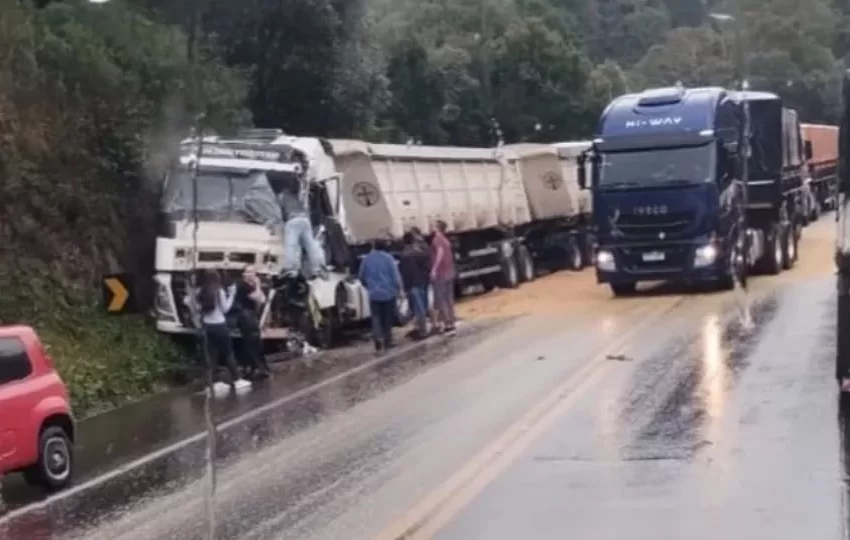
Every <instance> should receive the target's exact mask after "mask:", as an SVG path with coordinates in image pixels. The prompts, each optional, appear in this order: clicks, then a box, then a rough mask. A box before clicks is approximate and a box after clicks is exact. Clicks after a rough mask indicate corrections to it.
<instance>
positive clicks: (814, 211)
mask: <svg viewBox="0 0 850 540" xmlns="http://www.w3.org/2000/svg"><path fill="white" fill-rule="evenodd" d="M800 129H801V130H802V133H803V141H804V144H805V145H806V153H808V154H811V156H812V157H811V159H809V160H807V163H806V165H807V167H808V173H809V175H808V176H809V180H808V182H809V189H810V191H811V194H812V204H811V208H810V211H809V216H808V217H809V219H812V220H814V219H817V217H818V216H819V215H820V213H821V211H822V210H824V209H825V210H833V209H835V206H836V202H837V190H836V186H837V183H838V173H837V170H838V126H830V125H826V124H800Z"/></svg>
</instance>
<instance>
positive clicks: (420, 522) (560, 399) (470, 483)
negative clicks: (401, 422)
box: [375, 296, 685, 540]
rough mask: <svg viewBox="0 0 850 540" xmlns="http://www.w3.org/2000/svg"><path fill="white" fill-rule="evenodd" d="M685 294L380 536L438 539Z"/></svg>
mask: <svg viewBox="0 0 850 540" xmlns="http://www.w3.org/2000/svg"><path fill="white" fill-rule="evenodd" d="M684 299H685V297H683V296H678V297H671V298H670V299H668V301H666V302H663V303H661V302H659V303H657V304H655V305H652V306H650V308H649V309H648V310H647V311H648V312H649V313H647V314H646V315H643V314H641V316H640V317H639V320H640V322H639V323H638V324H636V325H635V326H633V327H631V329H630V330H629V331H627V332H626V333H624V334H623V335H622V336H621V337H620V338H619V339H617V340H616V341H614V342H613V343H612V344H611V345H609V346H608V347H606V348H605V349H604V350H603V351H602V352H601V353H600V354H598V355H596V356H595V357H594V358H593V359H592V360H591V361H589V362H587V363H586V364H585V365H584V366H582V367H581V368H580V369H579V370H578V371H577V372H576V373H574V374H573V375H571V376H570V377H568V378H567V379H566V380H565V381H564V382H563V383H561V384H560V385H558V387H557V388H555V389H554V390H553V391H552V392H551V393H550V394H549V395H548V396H547V397H546V398H545V399H544V400H543V401H540V402H539V403H538V404H537V405H536V406H534V407H533V408H532V409H530V410H529V411H528V412H527V413H526V414H525V415H523V416H522V418H520V419H519V420H518V421H517V422H516V423H514V424H513V425H511V426H510V427H509V428H508V429H507V430H506V431H505V432H504V433H503V434H502V435H501V436H500V437H499V438H497V439H496V440H495V441H493V442H492V443H490V444H489V445H488V446H487V447H486V448H484V449H483V450H482V451H481V452H479V453H478V454H477V455H476V456H475V457H473V458H472V459H471V460H469V461H468V462H467V463H466V464H465V465H464V466H463V467H461V468H460V469H459V470H458V472H457V473H455V474H454V475H453V476H452V477H451V478H449V479H448V480H447V481H446V482H444V483H443V484H442V485H441V486H439V487H438V488H437V489H436V490H434V491H432V492H431V493H430V494H429V495H427V496H426V497H425V498H423V499H422V500H421V501H420V502H419V503H417V504H416V505H415V506H413V507H412V508H411V509H410V510H408V511H407V512H405V514H404V515H402V516H401V517H399V518H398V519H396V520H395V521H394V522H393V523H391V524H390V525H389V526H388V527H387V528H386V529H384V530H383V531H382V532H380V533H379V534H378V535H377V536H376V537H375V540H414V539H425V538H432V537H433V536H434V534H436V533H437V532H438V531H439V530H440V529H441V528H442V527H444V526H445V525H446V524H447V523H449V522H450V521H451V520H452V519H453V518H454V517H455V516H457V515H458V514H459V513H460V511H461V510H463V508H465V507H466V505H467V504H469V502H470V501H472V500H473V499H474V498H475V497H476V496H477V495H478V494H479V493H480V492H481V491H482V490H483V489H484V488H485V487H486V486H487V484H489V483H490V482H491V481H492V480H494V479H495V478H496V477H498V475H499V474H500V473H501V472H503V471H504V470H505V469H506V468H507V467H508V466H509V465H510V464H511V463H512V462H513V461H514V460H515V459H516V458H517V457H519V455H520V454H522V452H523V451H525V450H526V449H527V448H528V447H529V446H530V445H531V444H532V443H533V442H534V441H535V440H536V439H537V438H538V437H539V436H540V435H541V434H542V433H543V432H544V431H545V430H546V429H547V428H549V427H550V426H551V425H552V423H553V422H554V421H555V420H556V419H557V418H558V417H560V416H561V415H562V414H563V413H564V412H565V411H566V410H567V409H569V407H570V406H571V405H572V404H573V403H574V402H575V401H576V399H578V397H580V395H581V394H583V392H584V391H586V390H587V389H588V388H590V387H592V383H593V382H594V381H596V379H598V378H599V377H600V376H601V375H603V374H604V373H605V372H606V371H607V370H606V369H604V367H606V366H608V367H610V366H611V365H612V362H610V361H607V360H606V357H607V356H608V355H609V354H614V353H618V352H620V349H621V348H622V347H623V346H625V345H626V344H628V342H629V341H631V340H632V339H634V338H635V337H636V336H637V335H638V334H640V333H641V332H643V331H644V330H646V329H647V328H649V327H651V326H652V325H653V324H655V323H656V322H657V320H658V319H660V318H661V317H663V316H664V315H665V314H667V313H668V312H670V311H671V310H673V309H675V308H676V307H677V306H679V305H680V304H681V303H682V302H683V300H684Z"/></svg>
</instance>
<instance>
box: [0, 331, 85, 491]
mask: <svg viewBox="0 0 850 540" xmlns="http://www.w3.org/2000/svg"><path fill="white" fill-rule="evenodd" d="M74 435H75V434H74V417H73V415H72V413H71V404H70V400H69V398H68V391H67V389H66V388H65V384H64V383H63V382H62V379H61V378H60V377H59V374H58V373H57V372H56V368H55V366H54V365H53V361H52V360H51V358H50V356H49V355H48V354H47V352H46V351H45V350H44V347H43V346H42V344H41V341H40V340H39V339H38V336H37V335H36V333H35V331H34V330H33V329H32V328H30V327H28V326H2V327H0V477H2V476H3V475H5V474H8V473H12V472H23V473H24V477H25V479H26V480H27V481H28V482H29V483H32V484H37V485H41V486H43V487H44V488H46V489H47V490H48V491H54V490H58V489H61V488H64V487H65V486H67V485H68V484H69V483H70V481H71V473H72V472H73V442H74Z"/></svg>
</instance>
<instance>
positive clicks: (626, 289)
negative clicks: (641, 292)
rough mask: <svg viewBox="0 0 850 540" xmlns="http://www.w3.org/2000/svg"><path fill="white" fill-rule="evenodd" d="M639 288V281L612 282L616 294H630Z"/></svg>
mask: <svg viewBox="0 0 850 540" xmlns="http://www.w3.org/2000/svg"><path fill="white" fill-rule="evenodd" d="M636 290H637V283H611V292H612V293H614V296H617V297H620V296H629V295H631V294H634V293H635V291H636Z"/></svg>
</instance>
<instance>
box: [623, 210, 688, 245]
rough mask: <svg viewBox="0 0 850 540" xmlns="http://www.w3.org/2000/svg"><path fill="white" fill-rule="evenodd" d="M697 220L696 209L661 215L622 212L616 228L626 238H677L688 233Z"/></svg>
mask: <svg viewBox="0 0 850 540" xmlns="http://www.w3.org/2000/svg"><path fill="white" fill-rule="evenodd" d="M695 221H696V212H694V211H689V212H672V213H669V214H664V215H660V216H659V215H652V216H644V215H638V214H621V215H620V217H619V219H618V220H617V223H616V230H618V231H619V232H620V233H621V236H622V237H625V238H633V239H641V240H658V239H661V238H667V239H675V238H678V237H681V236H682V235H684V234H685V233H687V231H688V229H690V228H691V225H692V224H693V223H694V222H695Z"/></svg>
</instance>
